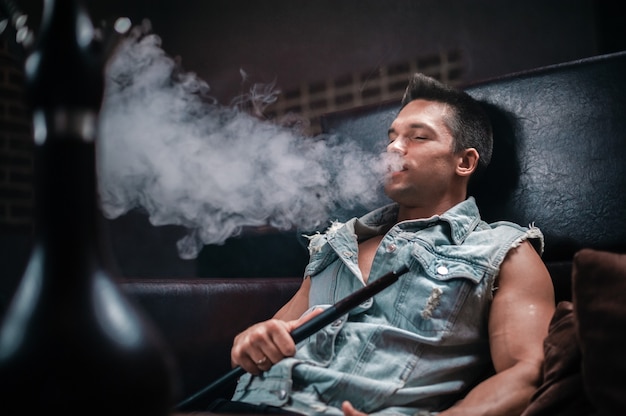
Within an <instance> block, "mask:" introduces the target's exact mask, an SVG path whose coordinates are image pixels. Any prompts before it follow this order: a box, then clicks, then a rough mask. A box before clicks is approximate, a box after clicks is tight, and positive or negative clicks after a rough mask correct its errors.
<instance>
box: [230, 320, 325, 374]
mask: <svg viewBox="0 0 626 416" xmlns="http://www.w3.org/2000/svg"><path fill="white" fill-rule="evenodd" d="M322 311H323V309H321V308H316V309H314V310H313V311H311V312H309V313H307V314H305V315H303V316H301V317H300V318H298V319H295V320H292V321H283V320H281V319H276V318H273V319H269V320H267V321H264V322H260V323H258V324H255V325H253V326H251V327H250V328H248V329H246V330H245V331H243V332H241V333H240V334H239V335H237V336H236V337H235V340H234V342H233V347H232V349H231V351H230V359H231V363H232V365H233V367H234V366H237V365H239V366H241V368H243V369H244V370H246V371H247V372H249V373H251V374H254V375H258V374H260V373H262V372H263V371H267V370H269V369H270V367H272V365H274V364H276V363H277V362H279V361H280V360H282V359H283V358H285V357H291V356H293V355H294V354H295V353H296V345H295V343H294V341H293V338H292V337H291V331H293V330H294V329H295V328H297V327H299V326H300V325H302V324H303V323H305V322H306V321H308V320H309V319H311V318H313V317H314V316H316V315H318V314H319V313H320V312H322Z"/></svg>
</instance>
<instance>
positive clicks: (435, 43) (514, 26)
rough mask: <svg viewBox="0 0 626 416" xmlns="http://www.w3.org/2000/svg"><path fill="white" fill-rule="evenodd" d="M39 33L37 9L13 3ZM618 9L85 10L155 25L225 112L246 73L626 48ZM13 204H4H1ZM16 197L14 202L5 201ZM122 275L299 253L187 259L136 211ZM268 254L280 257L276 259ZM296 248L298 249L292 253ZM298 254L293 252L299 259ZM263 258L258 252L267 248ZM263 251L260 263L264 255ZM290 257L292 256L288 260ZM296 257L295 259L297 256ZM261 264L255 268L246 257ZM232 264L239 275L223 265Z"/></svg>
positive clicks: (538, 62)
mask: <svg viewBox="0 0 626 416" xmlns="http://www.w3.org/2000/svg"><path fill="white" fill-rule="evenodd" d="M14 3H15V4H16V5H17V6H18V7H19V8H21V9H22V10H23V11H24V12H26V13H27V14H29V16H30V20H29V25H30V26H31V27H33V28H34V29H35V30H36V28H37V27H38V22H39V19H40V11H41V7H42V1H41V0H39V1H34V0H27V1H15V2H14ZM617 3H618V2H607V1H600V0H595V1H594V0H523V1H521V0H520V1H502V0H474V1H465V0H210V1H208V0H101V1H88V2H85V4H86V5H87V8H88V9H89V11H90V14H91V16H92V18H93V20H94V22H95V23H96V25H100V24H102V22H105V23H106V24H107V25H110V24H112V22H113V21H114V20H115V18H117V17H120V16H128V17H130V18H131V20H132V21H133V22H134V23H136V24H138V23H140V22H141V21H142V19H148V20H149V21H150V22H151V24H152V30H153V32H154V33H156V34H158V35H159V36H160V37H161V39H162V42H163V43H162V46H163V49H164V50H165V51H166V52H167V53H168V54H170V55H172V56H178V57H179V58H180V59H181V62H182V65H183V67H184V68H185V69H186V70H188V71H193V72H196V73H197V74H198V75H199V76H200V77H201V78H203V79H204V80H205V81H206V82H207V83H208V84H209V85H210V87H211V93H212V94H213V95H214V96H215V97H216V98H217V99H218V100H219V101H220V102H222V103H228V102H229V101H230V100H231V99H232V98H233V97H235V96H236V95H238V94H240V93H241V92H242V78H241V74H240V70H244V71H245V72H246V73H247V74H248V76H249V77H250V79H251V80H253V81H254V82H271V81H273V80H276V83H277V87H278V88H280V89H282V90H286V91H287V90H293V89H297V88H299V86H300V85H302V84H312V83H316V82H324V81H325V80H329V79H337V78H339V77H341V76H343V75H345V74H349V73H353V72H367V71H371V72H372V73H373V72H375V71H376V70H377V69H378V68H381V67H383V66H386V65H390V64H394V63H397V62H404V61H407V60H410V59H414V58H416V57H420V56H432V55H436V54H438V53H441V52H442V51H449V50H455V51H459V52H460V54H461V59H462V62H463V71H462V72H461V73H460V74H459V78H458V80H457V82H458V83H461V84H470V83H473V82H478V81H481V80H485V79H488V78H492V77H497V76H500V75H504V74H508V73H512V72H517V71H522V70H526V69H531V68H536V67H540V66H546V65H551V64H557V63H562V62H567V61H572V60H576V59H581V58H586V57H590V56H594V55H599V54H605V53H610V52H615V51H619V50H624V49H626V41H625V39H626V35H625V33H624V27H625V25H624V23H625V18H624V15H623V13H622V12H621V11H619V12H618V10H617ZM5 197H6V195H5ZM8 197H9V198H10V195H9V196H8ZM109 226H110V227H109V228H110V234H111V235H110V237H111V241H112V243H113V248H114V250H113V251H114V253H115V257H116V261H117V265H118V267H119V270H120V271H119V272H120V274H122V275H125V276H130V277H178V276H181V277H182V276H216V275H221V276H231V275H232V276H236V275H240V274H246V273H247V274H252V275H259V276H261V275H282V274H291V273H292V272H293V270H297V269H298V267H300V265H301V263H302V261H303V258H302V253H303V247H302V246H297V245H296V246H294V244H293V243H294V241H295V240H296V239H297V237H294V236H293V235H287V236H284V235H282V236H280V235H279V236H277V235H266V236H264V237H263V236H259V235H251V236H249V238H247V239H246V240H242V239H233V241H230V242H228V243H227V244H226V245H225V246H220V247H210V248H207V250H206V251H205V252H204V253H203V255H202V256H201V257H200V258H199V259H198V260H181V259H180V258H179V257H178V255H177V252H176V248H175V242H176V240H177V239H178V238H179V237H180V236H181V235H183V234H184V231H183V230H181V229H180V228H178V227H175V226H161V227H153V226H151V225H150V224H149V222H148V221H147V218H145V216H142V214H141V213H130V214H129V215H126V216H123V217H121V218H118V219H116V220H113V221H110V222H109ZM2 230H3V232H2V253H0V257H1V258H0V267H1V268H2V269H3V270H4V271H5V273H4V275H3V276H2V279H4V280H5V281H7V280H11V279H15V278H16V277H17V276H19V274H21V270H22V268H23V263H24V261H25V258H26V256H27V252H28V248H29V242H30V234H28V233H25V232H24V229H23V227H22V228H19V229H18V228H15V227H14V228H12V227H11V225H10V224H9V225H6V224H5V225H4V226H3V227H2ZM268 247H270V248H271V247H273V248H276V247H283V249H282V250H283V252H284V253H285V256H284V257H283V258H278V259H277V258H270V255H267V254H266V253H264V252H263V250H264V249H267V248H268ZM290 247H291V248H290ZM293 247H296V248H295V249H294V248H293ZM260 248H261V249H260ZM259 250H260V254H259ZM289 250H292V251H291V252H290V251H289ZM294 250H295V251H294ZM252 255H254V256H256V257H255V258H251V257H250V256H252ZM228 264H231V265H235V266H234V267H228Z"/></svg>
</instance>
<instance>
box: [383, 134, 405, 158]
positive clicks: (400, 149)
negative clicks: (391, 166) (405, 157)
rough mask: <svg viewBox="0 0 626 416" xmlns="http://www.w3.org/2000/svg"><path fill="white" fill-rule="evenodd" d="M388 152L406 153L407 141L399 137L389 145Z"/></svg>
mask: <svg viewBox="0 0 626 416" xmlns="http://www.w3.org/2000/svg"><path fill="white" fill-rule="evenodd" d="M387 152H390V153H400V154H404V153H406V143H405V142H404V139H403V138H402V137H397V138H396V139H395V140H394V141H392V142H389V144H388V145H387Z"/></svg>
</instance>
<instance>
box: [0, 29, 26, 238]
mask: <svg viewBox="0 0 626 416" xmlns="http://www.w3.org/2000/svg"><path fill="white" fill-rule="evenodd" d="M12 45H13V44H12V43H11V42H8V41H7V40H5V39H0V232H10V233H25V234H30V233H31V232H32V209H33V190H32V176H33V156H32V153H33V141H32V134H31V116H30V112H29V111H28V108H27V106H26V104H25V97H24V87H23V85H24V73H23V70H22V66H23V62H22V59H21V58H20V57H19V56H20V55H19V51H15V50H13V46H12Z"/></svg>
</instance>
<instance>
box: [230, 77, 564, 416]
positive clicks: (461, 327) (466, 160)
mask: <svg viewBox="0 0 626 416" xmlns="http://www.w3.org/2000/svg"><path fill="white" fill-rule="evenodd" d="M491 136H492V132H491V125H490V124H489V121H488V118H487V116H486V115H485V114H484V112H483V110H482V108H481V106H480V105H479V104H478V103H477V102H476V101H475V100H473V99H472V98H471V97H470V96H469V95H467V94H466V93H464V92H462V91H458V90H455V89H452V88H450V87H447V86H445V85H443V84H441V83H439V82H438V81H436V80H434V79H432V78H429V77H426V76H424V75H421V74H416V75H415V76H414V77H413V78H412V80H411V82H410V84H409V86H408V88H407V91H406V93H405V96H404V98H403V100H402V108H401V110H400V112H399V113H398V115H397V118H396V119H395V120H394V121H393V123H392V124H391V127H390V128H389V144H388V147H387V151H388V152H389V153H392V154H395V155H396V156H398V158H399V159H400V161H401V163H400V168H399V169H396V170H395V171H393V172H391V173H390V174H389V176H388V178H387V179H386V182H385V193H386V194H387V195H388V196H389V197H390V198H391V199H392V200H393V201H394V202H395V203H394V204H392V205H390V206H387V207H383V208H381V209H378V210H375V211H373V212H371V213H369V214H367V215H365V216H364V217H361V218H360V219H353V220H351V221H348V222H347V223H345V224H334V225H333V226H332V227H331V228H330V229H329V230H328V231H327V232H326V233H325V234H318V235H316V236H313V237H312V238H311V241H310V245H309V251H310V253H311V259H310V262H309V264H308V266H307V268H306V270H305V278H304V280H303V282H302V286H301V287H300V289H299V290H298V292H297V293H296V294H295V295H294V297H293V298H292V299H291V300H290V301H289V302H288V303H287V304H286V305H284V306H283V307H282V308H281V309H280V310H279V311H278V312H277V313H276V315H275V316H274V318H273V319H270V320H268V321H265V322H261V323H259V324H256V325H254V326H252V327H250V328H249V329H247V330H245V331H244V332H242V333H241V334H239V335H238V336H237V337H236V338H235V340H234V345H233V348H232V352H231V358H232V362H233V364H234V365H240V366H241V367H242V368H244V369H245V370H246V371H247V372H249V373H250V374H247V375H246V376H244V377H242V378H241V379H240V380H239V382H238V386H237V389H236V391H235V394H234V396H233V400H235V401H243V402H249V403H254V404H264V405H269V406H276V407H280V408H282V409H286V410H289V411H293V412H296V413H302V414H308V415H310V414H319V415H335V414H338V415H341V414H345V415H363V414H366V413H370V414H398V415H403V414H408V415H413V414H430V412H433V413H437V412H439V413H438V414H439V415H446V416H449V415H457V414H459V415H461V414H462V415H483V416H484V415H490V414H494V415H513V414H520V413H521V412H522V411H523V409H524V407H525V406H526V405H527V404H528V402H529V400H530V397H531V395H532V394H533V392H534V391H535V389H536V387H537V385H538V383H539V382H540V379H541V365H542V361H543V339H544V338H545V336H546V335H547V330H548V324H549V320H550V318H551V317H552V314H553V312H554V292H553V287H552V283H551V279H550V276H549V274H548V272H547V270H546V268H545V266H544V264H543V262H542V261H541V258H540V253H541V250H542V248H543V236H542V234H541V232H540V231H539V230H538V229H537V228H535V227H530V228H525V227H520V226H518V225H516V224H512V223H508V222H499V223H495V224H491V225H488V224H486V223H485V222H484V221H482V220H481V219H480V216H479V213H478V209H477V207H476V204H475V202H474V199H473V197H471V196H468V195H467V185H468V181H469V179H470V177H471V176H472V174H474V173H475V172H476V171H477V170H478V169H479V168H481V169H482V168H484V166H486V165H487V164H488V162H489V159H490V157H491V148H492V137H491ZM532 243H534V246H533V244H532ZM403 265H406V266H407V267H408V268H409V272H408V273H406V274H404V275H403V276H402V277H400V279H399V280H398V282H396V283H394V284H393V285H392V286H390V287H388V288H386V289H385V290H383V291H382V292H381V293H380V294H378V295H376V296H375V297H374V299H372V301H371V302H366V303H365V304H362V305H360V306H359V307H357V308H356V309H355V310H353V311H351V312H350V314H349V315H348V316H346V317H344V318H342V319H341V320H339V321H338V322H336V323H334V324H333V325H329V326H328V327H326V328H324V329H323V330H321V331H319V332H318V333H317V334H315V335H313V336H311V337H310V338H309V339H308V340H306V341H304V342H302V343H300V344H299V345H298V346H297V348H296V346H295V345H294V343H293V341H292V339H291V337H290V335H289V333H290V331H292V330H293V329H294V328H296V327H297V326H299V325H300V324H302V323H303V322H304V321H305V320H306V319H307V318H308V317H309V316H313V314H315V313H316V312H315V310H318V309H319V307H318V308H316V306H319V305H325V304H332V303H334V302H336V301H338V300H340V299H342V298H343V297H345V296H347V295H348V294H350V293H352V292H353V291H354V290H356V289H358V288H359V287H362V286H363V285H365V284H367V282H368V280H373V279H376V278H378V277H380V276H382V275H383V274H385V273H386V272H388V271H391V270H397V269H399V268H400V267H401V266H403ZM322 307H323V306H322ZM311 310H313V312H312V313H308V314H307V313H306V312H307V311H311ZM362 412H363V413H362Z"/></svg>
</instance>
